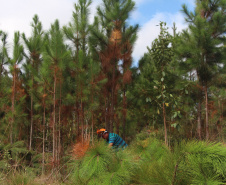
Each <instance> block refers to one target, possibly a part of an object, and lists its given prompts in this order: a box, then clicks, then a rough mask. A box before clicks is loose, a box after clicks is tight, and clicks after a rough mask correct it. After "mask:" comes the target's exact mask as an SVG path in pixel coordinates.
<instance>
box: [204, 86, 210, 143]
mask: <svg viewBox="0 0 226 185" xmlns="http://www.w3.org/2000/svg"><path fill="white" fill-rule="evenodd" d="M205 97H206V140H209V116H208V112H209V110H208V92H207V84H206V86H205Z"/></svg>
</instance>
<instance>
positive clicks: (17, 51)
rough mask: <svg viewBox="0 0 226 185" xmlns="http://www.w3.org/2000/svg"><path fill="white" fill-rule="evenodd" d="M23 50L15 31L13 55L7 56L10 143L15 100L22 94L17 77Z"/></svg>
mask: <svg viewBox="0 0 226 185" xmlns="http://www.w3.org/2000/svg"><path fill="white" fill-rule="evenodd" d="M23 52H24V48H23V46H22V45H21V44H20V33H19V32H15V33H14V45H13V56H12V58H9V68H10V74H11V75H12V85H11V90H12V95H11V116H10V120H9V124H10V143H11V144H12V143H13V142H14V138H15V137H14V134H13V129H14V127H15V126H16V124H15V120H16V119H15V116H17V115H16V100H18V99H19V98H21V97H22V96H23V90H22V84H21V81H20V79H19V75H20V68H19V65H20V63H21V62H22V60H23ZM18 114H19V113H18ZM17 121H18V120H17Z"/></svg>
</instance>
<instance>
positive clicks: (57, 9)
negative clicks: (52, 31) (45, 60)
mask: <svg viewBox="0 0 226 185" xmlns="http://www.w3.org/2000/svg"><path fill="white" fill-rule="evenodd" d="M73 4H74V2H72V1H71V0H48V1H47V0H39V1H36V0H20V1H17V0H9V1H3V2H2V3H1V11H0V17H1V20H0V29H1V30H3V31H5V32H7V33H8V34H9V39H10V40H12V38H13V35H14V32H15V31H20V32H21V33H22V32H24V33H25V34H26V35H30V33H31V26H30V24H31V22H32V18H33V17H34V15H35V14H37V15H38V16H39V19H40V21H41V22H42V24H43V28H44V29H49V27H50V25H51V24H52V23H54V21H55V20H56V19H58V20H59V22H60V25H61V26H62V25H64V24H66V23H67V22H68V21H70V18H71V16H72V10H73V8H74V6H73Z"/></svg>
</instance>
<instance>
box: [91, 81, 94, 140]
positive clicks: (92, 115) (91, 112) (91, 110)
mask: <svg viewBox="0 0 226 185" xmlns="http://www.w3.org/2000/svg"><path fill="white" fill-rule="evenodd" d="M93 91H94V90H93V79H92V88H91V103H92V107H93ZM91 115H92V144H94V142H93V139H94V135H93V128H94V118H93V117H94V116H93V108H92V110H91Z"/></svg>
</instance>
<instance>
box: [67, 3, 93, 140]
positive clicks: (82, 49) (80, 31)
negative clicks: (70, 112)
mask: <svg viewBox="0 0 226 185" xmlns="http://www.w3.org/2000/svg"><path fill="white" fill-rule="evenodd" d="M91 3H92V1H91V0H79V1H78V3H77V4H76V3H75V5H74V9H75V11H74V12H73V19H72V22H70V23H69V26H67V27H66V26H65V27H64V28H63V30H64V33H65V35H66V37H67V39H69V40H70V41H71V42H72V48H71V53H72V58H73V62H74V64H73V66H74V69H73V70H71V73H72V74H73V76H74V79H73V81H74V82H75V84H74V91H75V104H76V112H77V138H78V137H79V135H80V128H79V126H80V124H81V127H82V130H81V132H82V134H83V133H84V122H85V106H86V101H87V98H86V97H87V93H86V92H87V91H88V89H87V88H86V87H87V86H88V84H89V82H88V81H87V77H88V75H89V74H87V73H86V70H89V56H88V55H89V48H88V42H87V39H88V36H89V7H90V5H91ZM81 139H82V142H83V136H82V138H81Z"/></svg>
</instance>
